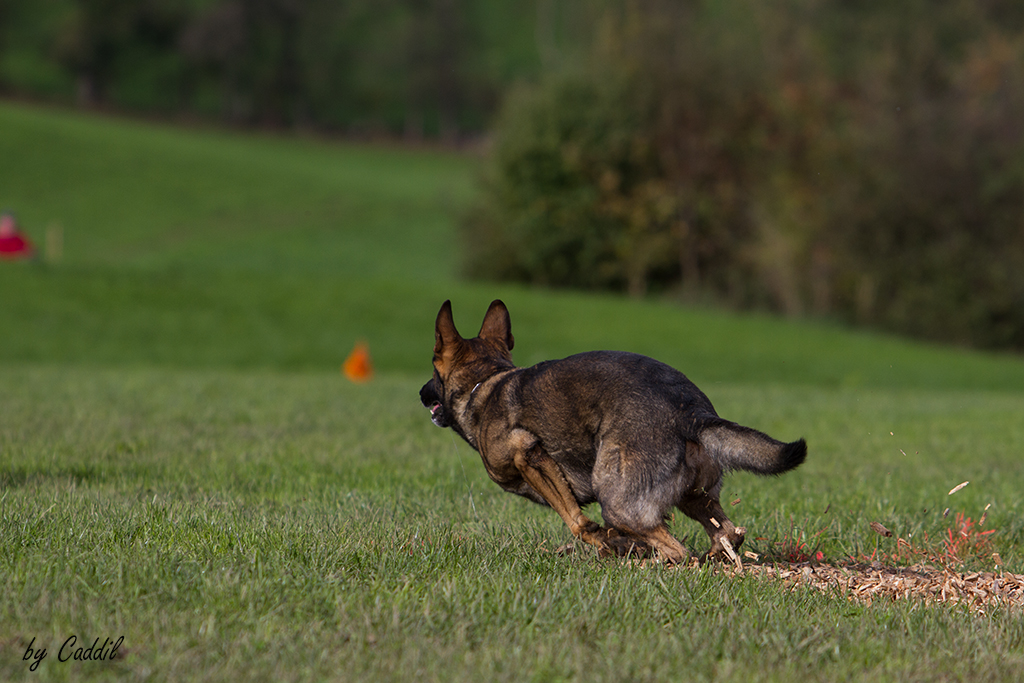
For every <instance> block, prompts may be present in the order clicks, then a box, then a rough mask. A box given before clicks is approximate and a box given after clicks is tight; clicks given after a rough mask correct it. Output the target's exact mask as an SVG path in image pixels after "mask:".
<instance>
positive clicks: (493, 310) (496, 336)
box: [480, 299, 516, 351]
mask: <svg viewBox="0 0 1024 683" xmlns="http://www.w3.org/2000/svg"><path fill="white" fill-rule="evenodd" d="M480 338H481V339H489V340H491V341H496V342H501V343H502V344H504V345H505V348H506V349H508V350H509V351H511V350H512V346H513V345H514V344H515V343H516V340H515V338H514V337H513V336H512V319H511V318H510V317H509V315H508V309H507V308H505V304H504V303H502V301H501V299H495V300H494V301H492V302H491V307H490V308H488V309H487V315H485V316H484V324H483V325H481V326H480Z"/></svg>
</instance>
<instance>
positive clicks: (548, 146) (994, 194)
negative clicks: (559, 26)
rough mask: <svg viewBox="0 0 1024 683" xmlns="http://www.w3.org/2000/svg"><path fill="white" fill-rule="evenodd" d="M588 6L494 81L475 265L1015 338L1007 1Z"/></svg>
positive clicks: (1018, 337)
mask: <svg viewBox="0 0 1024 683" xmlns="http://www.w3.org/2000/svg"><path fill="white" fill-rule="evenodd" d="M605 8H606V10H605V12H604V13H603V14H600V15H599V17H598V19H597V20H595V21H596V28H595V30H594V34H595V35H596V36H597V38H595V40H594V41H593V45H592V47H591V48H590V52H589V53H588V55H587V58H586V59H585V60H582V61H579V62H572V63H570V64H569V65H568V66H567V67H565V68H564V69H562V70H561V71H557V70H556V71H555V72H553V73H551V74H550V75H548V77H547V78H546V79H545V81H544V82H543V83H542V84H541V85H539V86H537V87H536V88H533V89H529V90H526V91H519V92H518V93H516V94H514V95H513V96H512V97H510V99H509V102H508V104H507V105H506V108H505V110H504V112H503V115H502V116H501V118H500V119H499V123H498V126H497V130H496V141H495V145H494V151H493V153H492V155H491V157H490V159H489V162H488V169H487V173H486V176H485V182H484V184H483V191H484V195H483V199H482V201H481V205H480V206H479V207H478V208H477V209H476V210H475V211H473V212H471V213H470V214H469V217H468V219H467V221H466V229H465V239H466V241H467V243H468V244H469V245H470V247H469V249H468V255H469V265H468V270H469V272H471V273H473V274H476V275H488V276H490V277H494V278H499V279H502V278H505V279H513V280H520V281H528V282H539V283H551V284H558V285H563V286H574V287H585V288H595V287H596V288H610V289H620V290H622V289H624V290H628V291H630V292H632V293H633V294H642V293H644V292H645V291H648V290H652V289H653V290H664V289H666V288H668V289H678V290H681V292H682V294H683V296H684V297H688V298H694V297H699V298H703V297H707V296H712V297H714V298H716V299H717V300H720V301H724V302H727V303H731V304H732V305H735V306H741V307H752V306H753V307H769V308H772V309H774V310H778V311H782V312H785V313H787V314H790V315H798V314H803V313H807V312H811V313H815V314H819V315H835V316H840V317H842V318H845V319H847V320H852V321H857V322H862V323H866V324H871V325H876V326H881V327H885V328H888V329H894V330H899V331H901V332H909V333H913V334H916V335H920V336H925V337H932V338H941V339H946V340H952V341H956V342H960V343H969V344H975V345H980V346H987V347H1000V348H1016V349H1020V348H1024V231H1022V230H1021V222H1020V221H1021V219H1020V216H1021V215H1022V214H1024V163H1022V161H1021V160H1022V159H1024V85H1022V84H1024V14H1022V13H1021V12H1020V11H1019V8H1018V7H1017V6H1016V5H1012V4H1010V3H1000V2H997V3H989V4H977V3H970V2H964V1H961V0H944V1H943V2H940V3H923V2H917V3H903V4H901V5H900V6H899V7H898V8H895V7H889V6H882V5H872V6H867V5H851V6H839V5H836V4H832V3H817V2H810V1H808V0H776V1H774V2H769V3H767V4H766V3H761V2H752V1H751V2H742V1H741V2H732V3H722V2H688V3H674V2H664V1H661V0H643V1H641V2H633V3H626V2H622V3H619V2H610V3H606V4H605ZM581 63H582V64H584V65H585V66H582V67H581V66H580V64H581Z"/></svg>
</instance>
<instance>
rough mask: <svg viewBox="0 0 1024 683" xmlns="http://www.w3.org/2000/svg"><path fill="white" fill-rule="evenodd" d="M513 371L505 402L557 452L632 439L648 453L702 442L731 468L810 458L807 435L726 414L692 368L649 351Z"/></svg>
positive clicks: (589, 456) (767, 470)
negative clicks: (786, 435)
mask: <svg viewBox="0 0 1024 683" xmlns="http://www.w3.org/2000/svg"><path fill="white" fill-rule="evenodd" d="M516 375H517V376H516V377H514V378H509V379H510V382H509V387H508V392H507V393H506V395H505V396H504V400H503V402H502V403H503V405H502V410H504V411H506V414H507V415H510V417H511V415H515V417H514V418H512V419H513V420H514V421H515V422H518V423H520V424H522V425H523V426H525V427H526V428H527V429H530V430H531V431H533V432H534V433H536V434H537V435H538V436H539V437H540V438H541V440H542V441H543V442H544V444H545V448H547V449H548V451H549V452H551V453H552V454H553V456H554V454H556V453H557V454H559V455H560V456H561V458H558V457H556V459H566V460H578V461H579V463H578V464H579V465H582V466H592V464H593V457H594V455H595V454H596V450H597V446H598V445H599V444H600V443H601V442H603V441H607V440H608V439H611V438H614V439H616V440H618V441H628V442H629V444H630V445H631V446H632V447H634V448H636V449H638V450H634V451H633V452H634V453H635V456H636V457H639V458H643V459H665V458H671V457H672V455H673V454H674V453H675V452H676V451H678V450H679V449H680V448H681V447H683V446H684V445H685V444H683V443H681V441H680V440H685V441H690V442H694V443H696V444H699V445H700V446H701V447H702V448H704V449H705V450H706V451H707V455H708V457H710V458H711V459H712V460H713V461H714V462H715V463H717V464H718V466H719V467H721V469H722V470H723V471H731V470H747V471H751V472H755V473H758V474H781V473H783V472H786V471H788V470H791V469H793V468H794V467H796V466H798V465H799V464H800V463H802V462H803V460H804V458H805V456H806V452H807V448H806V444H805V443H804V441H803V440H802V439H801V440H800V441H796V442H793V443H789V444H786V443H783V442H781V441H777V440H775V439H773V438H771V437H770V436H768V435H766V434H764V433H762V432H759V431H757V430H755V429H751V428H749V427H743V426H741V425H738V424H736V423H734V422H730V421H728V420H724V419H722V418H721V417H719V416H718V413H717V412H715V408H714V406H713V405H712V404H711V401H710V400H709V399H708V397H707V396H706V395H705V394H704V392H702V391H701V390H700V389H699V388H698V387H697V386H696V385H695V384H694V383H693V382H691V381H690V380H689V379H688V378H687V377H686V375H684V374H683V373H681V372H679V371H678V370H676V369H675V368H673V367H671V366H669V365H666V364H665V363H662V362H660V361H657V360H654V359H653V358H649V357H647V356H642V355H639V354H635V353H626V352H621V351H592V352H588V353H581V354H577V355H575V356H569V357H568V358H564V359H562V360H555V361H546V362H544V363H540V364H538V365H535V366H533V367H530V368H523V369H521V370H519V371H517V373H516Z"/></svg>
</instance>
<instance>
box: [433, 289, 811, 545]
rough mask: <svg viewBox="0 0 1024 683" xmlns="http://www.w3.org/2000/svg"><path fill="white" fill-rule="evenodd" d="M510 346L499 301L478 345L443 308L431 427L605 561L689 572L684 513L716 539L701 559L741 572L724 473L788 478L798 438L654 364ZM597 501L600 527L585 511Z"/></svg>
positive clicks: (803, 449)
mask: <svg viewBox="0 0 1024 683" xmlns="http://www.w3.org/2000/svg"><path fill="white" fill-rule="evenodd" d="M513 344H514V339H513V337H512V327H511V321H510V318H509V313H508V309H507V308H505V304H503V303H502V302H501V301H494V302H493V303H492V304H491V306H490V308H489V309H488V310H487V314H486V315H485V316H484V321H483V325H482V326H481V328H480V333H479V335H478V336H477V337H475V338H473V339H463V338H462V336H461V335H460V334H459V332H458V330H456V329H455V322H454V320H453V319H452V306H451V302H450V301H445V302H444V305H442V306H441V310H440V312H439V313H438V314H437V322H436V323H435V328H434V376H433V378H432V379H431V380H430V381H429V382H427V383H426V384H425V385H423V388H422V389H421V390H420V400H421V401H422V403H423V405H424V406H426V407H427V408H429V409H430V418H431V420H432V421H433V422H434V424H436V425H437V426H438V427H451V428H452V429H453V430H455V432H456V433H457V434H458V435H459V436H461V437H462V438H463V439H465V440H466V441H467V442H468V443H469V445H470V446H472V447H473V448H474V449H476V450H477V451H478V452H479V453H480V457H481V458H482V459H483V463H484V467H486V468H487V474H488V475H490V477H491V479H493V480H494V481H495V482H496V483H497V484H498V485H499V486H501V487H502V488H503V489H505V490H506V491H511V492H512V493H516V494H518V495H520V496H524V497H526V498H529V499H530V500H533V501H535V502H537V503H541V504H542V505H550V506H551V507H552V508H554V510H555V512H557V513H558V514H559V515H561V517H562V519H563V520H565V523H566V524H567V525H568V526H569V529H570V531H572V534H573V535H574V536H576V537H577V538H580V539H582V540H583V541H585V542H587V543H589V544H591V545H593V546H596V548H597V550H598V553H599V554H600V555H602V556H605V555H619V556H625V555H630V554H638V555H643V554H648V553H650V552H651V551H654V552H656V553H657V554H658V556H659V558H660V559H661V560H663V561H665V562H668V563H681V562H684V561H686V559H687V558H688V552H687V550H686V548H685V547H684V546H683V544H682V543H680V542H679V541H678V540H677V539H676V538H675V537H674V536H672V534H670V533H669V531H668V527H667V526H666V523H665V522H666V519H667V515H668V514H669V512H670V511H671V510H672V508H673V507H677V508H679V509H680V510H682V511H683V512H684V513H685V514H686V515H688V516H689V517H692V518H693V519H695V520H697V521H698V522H700V523H701V524H702V525H703V526H704V530H705V531H706V532H707V534H708V536H710V537H711V549H710V550H709V551H708V554H707V557H722V556H723V555H724V556H727V557H728V558H730V559H732V560H733V561H738V560H737V556H736V554H735V550H736V549H737V548H739V546H740V544H741V543H743V536H744V534H745V531H746V530H745V529H743V528H740V527H736V526H734V525H733V523H732V522H731V521H729V518H728V517H726V515H725V512H724V511H723V510H722V506H721V504H720V503H719V500H718V494H719V491H720V490H721V488H722V475H723V473H725V472H728V471H730V470H748V471H751V472H756V473H757V474H765V475H767V474H781V473H783V472H786V471H788V470H791V469H793V468H794V467H796V466H797V465H799V464H800V463H802V462H803V461H804V458H805V457H806V455H807V444H806V443H805V441H804V440H803V439H800V440H799V441H794V442H792V443H783V442H781V441H776V440H775V439H773V438H771V437H770V436H768V435H767V434H763V433H761V432H759V431H757V430H755V429H751V428H749V427H743V426H740V425H738V424H736V423H734V422H729V421H728V420H723V419H722V418H720V417H719V416H718V413H716V412H715V409H714V408H713V407H712V405H711V401H709V400H708V397H707V396H705V395H704V393H703V392H702V391H701V390H700V389H698V388H697V387H696V386H695V385H694V384H693V382H691V381H690V380H689V379H687V378H686V376H685V375H683V374H682V373H681V372H679V371H678V370H675V369H674V368H671V367H669V366H668V365H665V364H664V363H660V362H658V361H656V360H654V359H653V358H648V357H646V356H641V355H637V354H634V353H625V352H618V351H593V352H590V353H581V354H578V355H575V356H569V357H568V358H564V359H562V360H553V361H546V362H543V363H539V364H538V365H535V366H533V367H531V368H517V367H516V366H514V365H513V364H512V354H511V351H512V346H513ZM594 502H597V503H600V505H601V514H602V516H603V517H604V521H605V523H606V525H607V526H606V527H601V526H600V525H598V524H597V523H595V522H593V521H591V520H590V519H588V518H587V517H586V516H584V515H583V512H582V511H581V509H580V508H581V506H584V505H587V504H589V503H594Z"/></svg>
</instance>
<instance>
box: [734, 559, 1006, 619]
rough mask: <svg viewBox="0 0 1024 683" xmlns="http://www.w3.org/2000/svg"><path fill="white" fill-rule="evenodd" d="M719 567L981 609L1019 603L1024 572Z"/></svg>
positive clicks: (861, 594)
mask: <svg viewBox="0 0 1024 683" xmlns="http://www.w3.org/2000/svg"><path fill="white" fill-rule="evenodd" d="M719 566H720V567H721V568H722V571H726V572H731V573H734V574H743V575H747V576H758V577H764V578H765V579H769V580H781V581H784V582H786V583H788V584H790V585H792V586H793V587H794V589H795V588H797V587H801V588H803V587H806V588H813V589H817V590H821V591H824V592H831V593H836V592H838V593H840V594H842V595H846V596H847V598H848V599H849V600H853V601H857V602H863V603H867V604H871V603H872V602H874V601H876V600H880V601H881V600H884V601H896V600H920V601H922V602H924V603H948V604H961V603H963V604H966V605H968V606H969V607H971V608H973V609H976V610H979V611H986V610H988V609H991V608H993V607H998V606H1010V607H1021V606H1024V574H1012V573H1010V572H1004V571H994V572H967V573H964V572H960V571H957V570H955V569H952V568H949V567H942V568H939V567H932V566H928V565H916V566H913V567H894V566H885V565H882V564H880V563H877V562H876V563H871V564H858V563H850V564H843V565H839V566H835V565H831V564H823V563H801V564H788V563H787V564H753V563H749V562H748V563H745V564H742V565H740V564H739V563H737V564H736V565H731V564H722V565H719Z"/></svg>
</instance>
